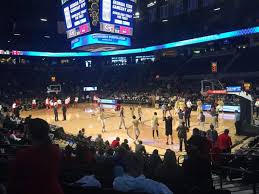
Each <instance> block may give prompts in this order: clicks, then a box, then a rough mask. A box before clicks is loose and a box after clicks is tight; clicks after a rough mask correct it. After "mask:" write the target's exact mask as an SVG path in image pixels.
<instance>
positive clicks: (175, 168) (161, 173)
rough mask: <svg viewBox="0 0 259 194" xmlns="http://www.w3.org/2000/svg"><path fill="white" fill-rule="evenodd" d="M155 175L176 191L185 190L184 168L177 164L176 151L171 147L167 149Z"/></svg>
mask: <svg viewBox="0 0 259 194" xmlns="http://www.w3.org/2000/svg"><path fill="white" fill-rule="evenodd" d="M155 177H156V179H157V180H159V181H160V182H162V183H164V184H165V185H166V186H168V187H169V188H170V189H171V190H172V191H173V192H174V193H180V192H183V191H184V186H183V185H184V176H183V170H182V168H181V167H180V166H179V165H177V162H176V156H175V153H174V151H172V150H170V149H167V150H166V152H165V156H164V160H163V163H162V164H161V165H160V166H159V167H158V168H157V169H156V171H155Z"/></svg>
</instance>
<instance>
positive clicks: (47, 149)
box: [7, 118, 63, 194]
mask: <svg viewBox="0 0 259 194" xmlns="http://www.w3.org/2000/svg"><path fill="white" fill-rule="evenodd" d="M28 129H29V133H30V135H31V140H32V146H30V147H28V148H26V149H24V150H21V151H18V152H17V155H16V159H15V161H14V163H13V164H12V165H11V166H12V168H11V174H10V176H9V183H8V188H7V189H8V194H18V193H19V194H63V191H62V188H61V186H60V184H59V180H58V170H59V162H60V159H61V153H60V150H59V148H58V147H57V146H56V145H53V144H51V141H50V139H49V136H48V133H49V124H48V123H47V122H46V121H44V120H42V119H39V118H36V119H31V120H30V121H29V122H28Z"/></svg>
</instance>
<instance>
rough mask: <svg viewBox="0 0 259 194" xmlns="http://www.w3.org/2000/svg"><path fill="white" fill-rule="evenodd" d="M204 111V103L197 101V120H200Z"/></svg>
mask: <svg viewBox="0 0 259 194" xmlns="http://www.w3.org/2000/svg"><path fill="white" fill-rule="evenodd" d="M201 111H202V101H201V100H200V99H198V100H197V120H200V116H201Z"/></svg>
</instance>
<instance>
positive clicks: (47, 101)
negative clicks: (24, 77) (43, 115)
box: [45, 97, 49, 109]
mask: <svg viewBox="0 0 259 194" xmlns="http://www.w3.org/2000/svg"><path fill="white" fill-rule="evenodd" d="M45 106H46V109H49V97H47V98H46V100H45Z"/></svg>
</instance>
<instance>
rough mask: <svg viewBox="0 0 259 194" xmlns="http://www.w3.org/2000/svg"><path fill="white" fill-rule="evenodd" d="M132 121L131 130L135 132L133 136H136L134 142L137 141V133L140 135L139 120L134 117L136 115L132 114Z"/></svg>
mask: <svg viewBox="0 0 259 194" xmlns="http://www.w3.org/2000/svg"><path fill="white" fill-rule="evenodd" d="M132 118H133V121H132V124H133V130H134V132H135V137H136V143H137V142H138V138H139V135H140V131H139V127H138V126H139V120H138V119H136V116H135V115H133V117H132Z"/></svg>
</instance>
